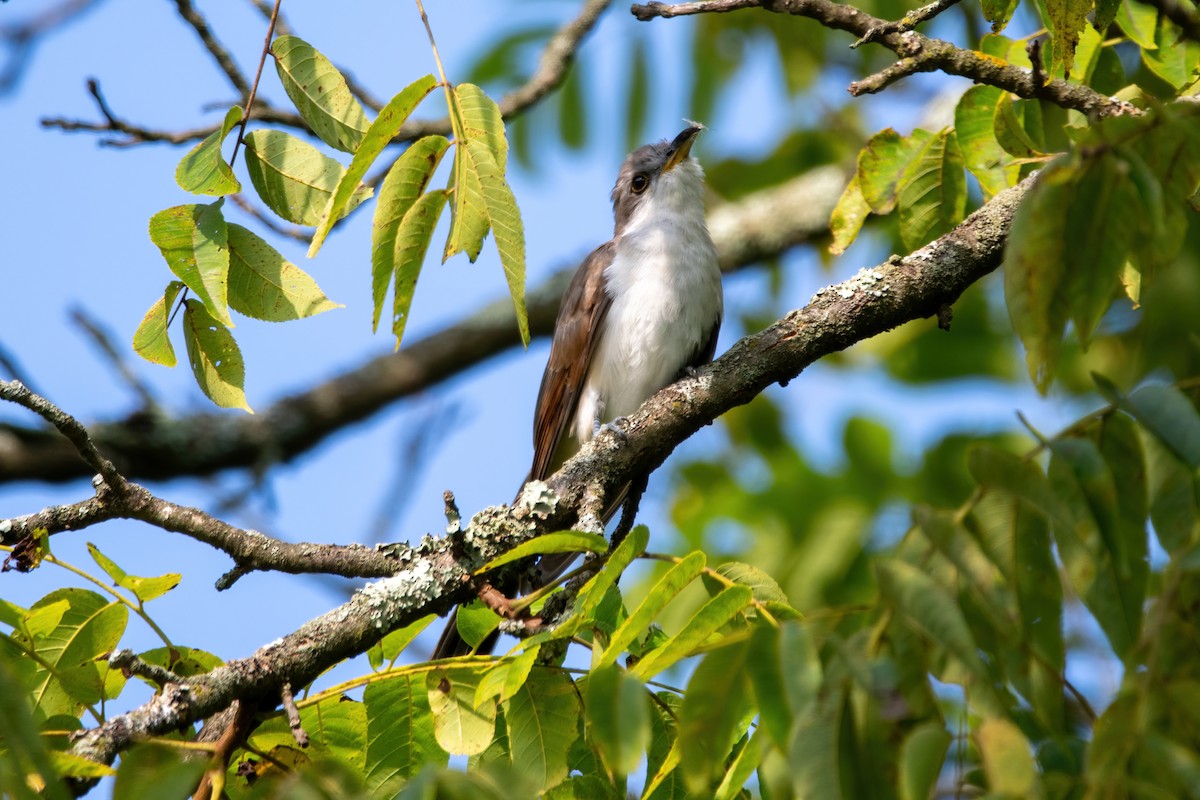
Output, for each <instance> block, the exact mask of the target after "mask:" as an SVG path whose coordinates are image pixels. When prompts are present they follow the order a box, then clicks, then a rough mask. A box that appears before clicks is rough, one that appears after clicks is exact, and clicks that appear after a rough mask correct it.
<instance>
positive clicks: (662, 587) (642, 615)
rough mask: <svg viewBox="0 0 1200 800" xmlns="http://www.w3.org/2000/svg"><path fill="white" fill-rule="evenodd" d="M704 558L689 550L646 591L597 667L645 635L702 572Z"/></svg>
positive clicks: (698, 553)
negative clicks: (661, 613)
mask: <svg viewBox="0 0 1200 800" xmlns="http://www.w3.org/2000/svg"><path fill="white" fill-rule="evenodd" d="M704 561H705V557H704V553H701V552H698V551H696V552H692V553H688V554H687V555H686V556H684V558H683V560H681V561H680V562H679V563H677V564H674V565H672V566H671V568H670V569H668V570H667V571H666V573H665V574H664V575H663V576H662V577H661V578H659V580H658V582H657V583H655V584H654V586H653V587H651V589H650V591H649V592H647V593H646V597H645V599H643V600H642V602H641V604H640V605H639V606H638V607H637V608H636V609H635V610H634V611H633V613H631V614H630V615H629V619H627V620H625V622H624V623H623V624H622V625H621V627H619V628H617V630H616V631H615V632H614V633H613V635H612V639H611V640H610V641H609V643H608V647H606V648H605V649H604V652H603V653H601V654H600V656H599V658H598V659H597V660H596V662H595V666H602V665H604V664H611V663H613V662H614V661H616V659H617V656H619V655H620V654H621V653H623V652H624V651H625V648H627V647H629V645H631V644H632V643H633V642H634V640H635V639H637V638H638V637H639V636H641V635H642V633H643V632H644V631H645V630H646V628H647V627H649V625H650V623H651V622H653V621H654V620H655V619H656V618H657V617H658V614H659V612H660V611H662V610H663V609H664V608H665V607H666V605H667V603H669V602H671V601H672V600H673V599H675V597H676V596H677V595H678V594H679V593H680V592H681V591H683V589H684V587H685V586H687V585H688V584H689V583H691V582H692V581H693V580H694V579H695V578H696V576H697V575H699V574H700V570H702V569H703V568H704Z"/></svg>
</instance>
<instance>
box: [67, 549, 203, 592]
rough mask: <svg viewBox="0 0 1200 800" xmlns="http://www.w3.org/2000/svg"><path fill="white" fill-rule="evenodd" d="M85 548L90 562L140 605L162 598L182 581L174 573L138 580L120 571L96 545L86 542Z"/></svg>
mask: <svg viewBox="0 0 1200 800" xmlns="http://www.w3.org/2000/svg"><path fill="white" fill-rule="evenodd" d="M87 548H88V552H89V553H90V554H91V556H92V560H93V561H95V562H96V564H97V565H98V566H99V567H100V569H102V570H104V572H105V573H107V575H108V577H110V578H112V581H113V583H115V584H116V585H117V586H120V587H121V588H123V589H128V590H129V591H131V592H133V593H134V595H135V596H136V597H137V599H138V600H139V601H140V602H142V603H148V602H149V601H151V600H153V599H154V598H156V597H162V596H163V595H164V594H166V593H167V592H169V591H171V590H172V589H174V588H175V587H176V586H178V585H179V581H180V580H182V579H183V576H182V575H179V574H178V573H174V572H172V573H168V574H166V575H159V576H157V577H154V578H140V577H138V576H136V575H130V574H129V573H127V572H126V571H125V570H123V569H121V568H120V567H119V566H118V565H117V563H116V562H115V561H113V560H112V559H110V558H109V557H108V556H106V555H104V554H103V553H101V552H100V548H98V547H96V545H94V544H92V543H91V542H88V543H87Z"/></svg>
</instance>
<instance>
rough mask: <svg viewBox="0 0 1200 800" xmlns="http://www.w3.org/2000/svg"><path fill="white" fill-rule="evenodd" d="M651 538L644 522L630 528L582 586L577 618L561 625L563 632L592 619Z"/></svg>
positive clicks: (564, 633) (644, 550)
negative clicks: (601, 565) (626, 534)
mask: <svg viewBox="0 0 1200 800" xmlns="http://www.w3.org/2000/svg"><path fill="white" fill-rule="evenodd" d="M649 541H650V530H649V529H648V528H647V527H646V526H645V525H638V526H636V527H635V528H634V529H633V530H632V531H630V532H629V535H628V536H626V537H625V539H624V540H623V541H622V542H621V543H620V544H619V545H617V548H616V549H615V550H613V551H612V553H610V554H609V556H608V558H607V560H606V561H605V562H604V566H603V567H601V568H600V571H599V572H597V573H596V574H595V575H593V576H592V577H591V578H590V579H588V582H587V583H585V584H584V585H583V588H582V589H580V590H579V595H578V596H577V597H576V599H575V613H574V614H573V615H572V616H571V619H572V620H575V622H573V623H568V624H564V625H560V626H559V631H560V632H561V634H562V635H564V636H572V635H574V633H575V631H577V630H578V629H579V627H580V626H581V624H582V623H583V622H584V621H587V620H590V619H591V617H592V616H593V615H594V614H595V613H596V610H597V609H598V608H600V606H601V604H602V603H604V600H605V598H606V597H608V591H609V589H611V588H613V587H614V586H615V584H616V582H617V580H618V579H619V578H620V577H621V573H623V572H624V571H625V568H626V567H628V566H629V565H630V564H632V563H633V561H634V559H636V558H637V557H638V556H640V555H641V554H642V553H644V552H646V545H647V544H648V543H649Z"/></svg>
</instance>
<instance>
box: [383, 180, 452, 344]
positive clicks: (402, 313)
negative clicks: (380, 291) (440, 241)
mask: <svg viewBox="0 0 1200 800" xmlns="http://www.w3.org/2000/svg"><path fill="white" fill-rule="evenodd" d="M445 206H446V190H445V189H436V190H434V191H432V192H427V193H426V194H423V195H421V197H420V199H419V200H417V202H416V203H414V204H413V206H412V207H411V208H409V209H408V211H407V212H405V214H404V219H402V220H401V221H400V225H399V228H398V229H397V231H396V245H395V252H394V253H393V255H392V259H391V260H392V261H393V262H394V263H395V265H396V266H395V269H396V297H395V302H394V303H393V304H392V333H393V334H394V335H395V336H396V347H397V348H399V347H400V340H401V339H403V338H404V328H405V326H406V325H407V324H408V310H409V308H411V307H412V300H413V294H414V293H415V292H416V289H417V278H418V277H420V274H421V267H422V265H424V263H425V253H426V252H428V250H429V240H430V239H432V238H433V229H434V228H435V227H436V226H437V223H438V218H439V217H441V215H442V209H443V208H444V207H445ZM384 291H385V292H386V291H387V287H386V285H385V286H384ZM376 314H378V311H376Z"/></svg>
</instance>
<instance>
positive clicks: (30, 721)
mask: <svg viewBox="0 0 1200 800" xmlns="http://www.w3.org/2000/svg"><path fill="white" fill-rule="evenodd" d="M25 663H28V662H25ZM23 678H24V676H23V675H22V674H21V673H19V672H18V664H17V663H16V662H15V661H14V660H13V659H12V658H10V657H9V655H8V653H7V651H6V649H5V648H3V647H0V719H3V720H4V730H3V733H0V742H2V743H3V747H0V794H2V795H4V796H5V797H12V798H14V800H39V798H43V797H45V798H49V800H65V798H68V797H70V796H71V794H70V793H69V792H68V791H67V789H66V786H65V785H64V784H63V782H62V781H61V780H59V778H58V775H57V774H56V771H55V768H54V764H53V762H52V761H51V760H50V753H49V752H48V751H47V748H46V742H45V739H44V738H43V737H42V735H41V734H40V733H39V731H38V727H37V722H36V719H35V717H34V715H33V713H32V711H31V709H30V706H29V700H30V686H29V685H28V683H27V681H25V680H24V679H23ZM39 779H40V780H39ZM35 782H36V783H41V784H42V785H44V787H45V788H44V789H42V790H41V791H37V790H35V789H34V788H33V786H32V785H31V784H34V783H35Z"/></svg>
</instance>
